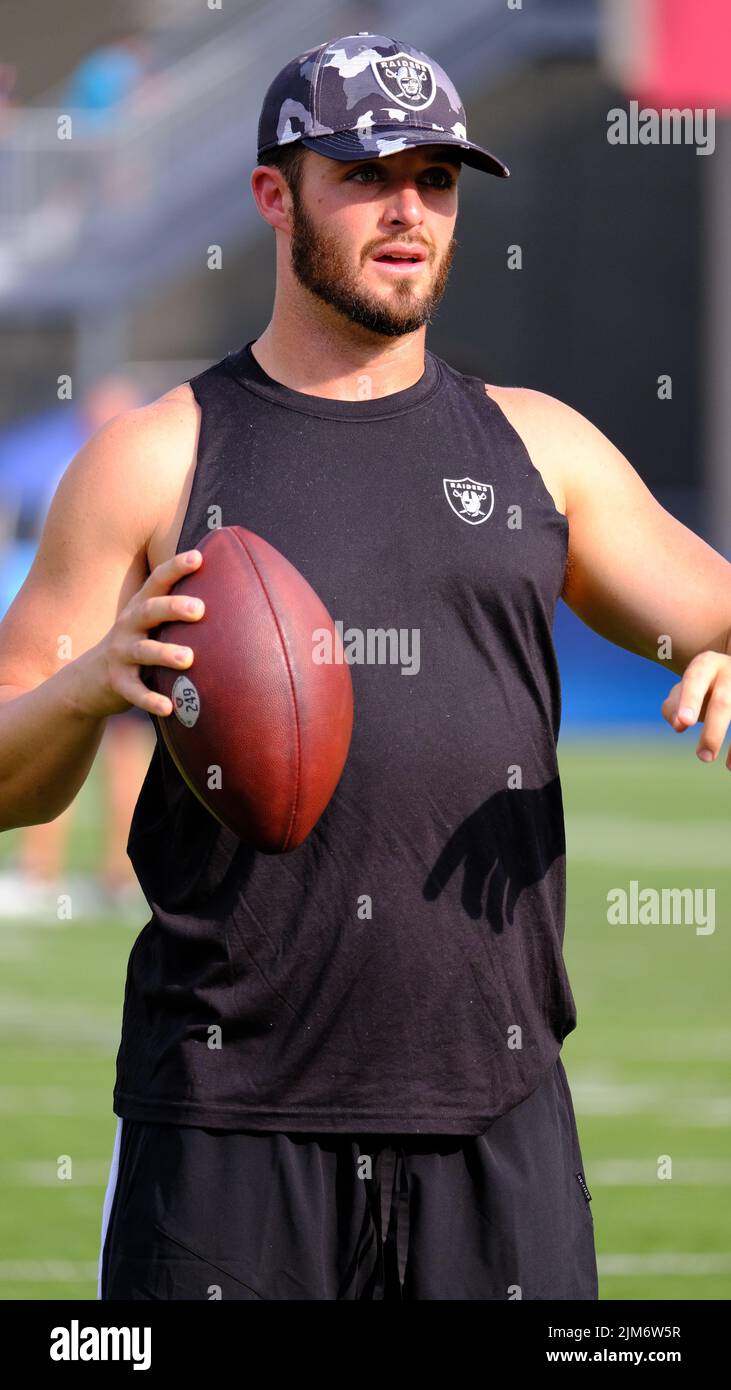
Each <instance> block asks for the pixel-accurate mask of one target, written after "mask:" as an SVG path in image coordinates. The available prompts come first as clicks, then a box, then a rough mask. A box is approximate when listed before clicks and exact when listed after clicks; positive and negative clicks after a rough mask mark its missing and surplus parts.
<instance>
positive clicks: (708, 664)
mask: <svg viewBox="0 0 731 1390" xmlns="http://www.w3.org/2000/svg"><path fill="white" fill-rule="evenodd" d="M722 660H723V657H721V656H720V655H719V653H717V652H701V654H700V655H699V656H696V657H694V658H693V660H692V661H691V662H690V665H689V666H688V667H687V668H686V670H685V672H684V673H683V677H682V679H681V682H680V688H679V689H678V694H677V708H676V712H675V720H674V721H673V727H674V728H676V729H688V728H690V726H691V725H692V724H697V723H698V720H699V718H700V717H701V715H702V713H703V704H704V701H705V700H706V697H707V695H708V693H709V688H710V685H711V682H712V681H713V679H714V677H715V675H716V673H717V671H718V667H719V664H720V662H721V661H722Z"/></svg>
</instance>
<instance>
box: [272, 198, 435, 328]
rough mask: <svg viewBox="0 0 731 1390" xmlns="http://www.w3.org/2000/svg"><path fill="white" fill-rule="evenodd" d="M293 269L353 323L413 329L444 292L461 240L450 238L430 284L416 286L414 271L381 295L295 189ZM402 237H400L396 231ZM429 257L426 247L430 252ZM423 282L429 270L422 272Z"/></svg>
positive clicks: (427, 318)
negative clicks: (366, 283) (317, 221)
mask: <svg viewBox="0 0 731 1390" xmlns="http://www.w3.org/2000/svg"><path fill="white" fill-rule="evenodd" d="M291 192H292V204H293V206H292V237H291V256H292V270H293V272H294V274H295V276H296V278H297V279H298V280H299V282H300V284H301V285H304V287H305V289H308V290H309V291H310V292H311V293H312V294H315V295H317V297H318V298H319V299H321V300H322V301H323V303H324V304H329V305H330V307H331V308H332V309H336V310H337V311H338V313H341V314H343V315H344V316H345V318H347V319H349V320H350V322H351V323H357V324H360V326H361V327H362V328H367V329H368V330H369V331H370V332H371V333H378V334H380V335H381V336H382V337H384V338H400V337H402V336H403V335H404V334H406V333H415V332H416V330H417V329H418V328H421V327H423V325H424V324H425V323H430V322H431V317H432V314H433V313H434V310H435V309H436V307H437V305H438V304H439V301H440V300H441V298H442V295H443V294H444V291H445V289H446V286H447V279H448V277H449V271H450V267H451V265H452V261H453V260H454V254H455V251H456V249H457V242H456V240H455V238H454V237H452V239H451V241H450V242H449V245H448V246H447V249H446V251H445V252H444V254H443V255H442V258H441V261H440V262H439V264H438V266H437V270H436V274H434V275H433V278H432V282H431V285H430V286H429V288H428V289H426V290H424V289H420V288H416V289H415V288H414V286H413V285H412V283H411V278H412V277H411V276H410V275H408V274H405V275H404V278H403V279H393V280H392V284H391V287H390V290H389V291H388V292H386V291H384V293H383V294H376V293H375V292H374V291H371V290H368V289H365V288H364V286H363V284H362V282H361V280H360V279H359V275H358V272H357V270H355V269H353V267H352V266H351V265H350V264H349V263H348V262H347V261H346V259H345V257H344V256H343V254H342V250H341V248H340V245H339V243H338V240H337V237H336V236H335V235H328V233H327V232H326V231H321V230H320V229H318V228H317V227H316V226H315V224H314V223H313V221H312V218H311V217H310V215H309V213H308V211H307V209H306V207H305V206H304V203H303V201H302V198H301V196H300V193H299V191H298V190H297V189H294V188H293V189H292V190H291ZM394 240H396V241H398V236H397V235H396V236H394ZM427 257H428V252H427ZM420 274H421V277H422V279H423V281H424V282H426V276H427V274H428V271H422V272H420Z"/></svg>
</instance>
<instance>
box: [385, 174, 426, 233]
mask: <svg viewBox="0 0 731 1390" xmlns="http://www.w3.org/2000/svg"><path fill="white" fill-rule="evenodd" d="M423 219H424V208H423V204H422V201H421V195H420V193H419V190H418V188H417V186H416V184H415V183H414V180H413V179H402V180H401V181H400V183H398V184H397V185H396V186H394V187H392V188H391V189H390V190H389V193H388V199H387V202H386V205H385V207H384V209H383V215H382V221H383V223H384V226H385V227H387V228H388V229H392V228H393V227H418V226H419V225H420V224H421V223H422V221H423Z"/></svg>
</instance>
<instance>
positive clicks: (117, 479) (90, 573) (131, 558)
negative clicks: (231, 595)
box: [0, 411, 150, 689]
mask: <svg viewBox="0 0 731 1390" xmlns="http://www.w3.org/2000/svg"><path fill="white" fill-rule="evenodd" d="M133 415H134V416H136V415H138V412H136V411H132V412H128V413H127V414H126V415H122V416H119V417H117V419H115V420H114V421H113V422H111V423H110V424H109V425H108V426H105V427H104V428H103V429H102V430H100V431H98V432H97V434H95V435H94V437H93V438H92V439H91V440H90V441H89V442H88V443H87V444H86V445H85V446H84V448H83V449H81V450H80V451H79V452H78V453H77V454H76V455H75V457H74V458H73V459H72V461H71V463H70V464H69V465H68V467H67V469H66V470H65V472H64V473H63V475H62V477H61V479H60V482H59V484H58V487H57V489H56V491H55V493H54V496H53V499H52V501H51V504H50V507H49V510H48V514H47V517H46V520H45V524H44V527H43V532H42V535H41V538H40V541H39V544H38V549H37V551H36V555H35V558H34V560H33V564H32V566H31V569H30V571H29V573H28V575H27V577H26V579H25V582H24V583H23V585H22V586H21V588H20V589H19V591H18V593H17V594H16V596H15V598H14V600H13V602H12V603H11V605H10V607H9V608H8V611H7V613H6V614H5V617H4V618H3V621H2V623H0V685H14V686H19V687H21V688H24V689H32V688H34V687H35V686H37V685H39V684H40V683H41V682H42V681H44V680H47V679H48V678H49V677H50V676H52V675H54V674H55V672H56V671H58V670H59V668H60V667H61V665H63V664H65V663H66V662H68V661H71V660H75V659H76V657H78V656H81V655H82V654H83V653H84V652H85V651H88V650H89V648H90V647H93V646H95V645H96V643H97V642H99V641H100V640H101V638H102V637H103V636H104V635H105V634H106V633H107V632H108V631H109V629H110V627H112V625H113V624H114V622H115V621H116V618H117V616H118V614H119V613H120V612H121V610H122V609H123V608H124V607H125V605H126V604H127V603H128V602H129V600H130V598H131V597H132V596H133V594H135V593H136V592H137V590H138V589H140V588H141V587H142V585H143V584H144V582H145V579H146V577H147V573H148V568H147V537H148V533H149V527H150V518H149V517H148V515H147V512H148V506H147V490H146V489H145V487H144V482H143V479H142V477H141V470H140V462H139V459H138V458H137V455H136V449H135V438H136V437H137V436H138V433H139V428H138V422H137V421H134V422H132V421H130V418H129V417H130V416H133Z"/></svg>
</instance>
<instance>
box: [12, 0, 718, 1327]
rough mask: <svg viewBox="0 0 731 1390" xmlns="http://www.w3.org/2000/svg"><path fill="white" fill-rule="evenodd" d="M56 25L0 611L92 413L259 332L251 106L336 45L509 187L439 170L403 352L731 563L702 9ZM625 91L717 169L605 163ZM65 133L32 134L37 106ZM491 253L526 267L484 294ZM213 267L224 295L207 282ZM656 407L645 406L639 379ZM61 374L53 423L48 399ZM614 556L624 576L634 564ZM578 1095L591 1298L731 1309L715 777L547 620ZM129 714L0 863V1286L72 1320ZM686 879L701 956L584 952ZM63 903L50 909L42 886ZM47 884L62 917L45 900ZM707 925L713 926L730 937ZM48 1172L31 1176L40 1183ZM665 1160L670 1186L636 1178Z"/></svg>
mask: <svg viewBox="0 0 731 1390" xmlns="http://www.w3.org/2000/svg"><path fill="white" fill-rule="evenodd" d="M210 5H211V7H210V8H209V5H208V4H207V3H206V0H140V2H139V3H133V2H132V0H118V3H117V4H116V5H115V6H113V7H104V6H99V5H98V4H96V3H94V0H66V3H65V4H64V7H63V22H59V15H58V13H57V12H56V11H55V10H53V11H52V8H51V6H50V5H49V3H48V0H3V3H2V5H1V6H0V350H1V351H2V361H3V371H2V375H1V376H0V615H2V613H4V612H5V611H6V610H7V607H8V605H9V604H10V603H11V602H12V599H13V597H14V595H15V593H16V592H17V590H18V588H19V586H20V585H21V584H22V583H23V580H24V578H25V575H26V574H27V572H28V568H29V566H30V565H31V563H32V559H33V555H34V552H35V547H36V545H37V541H38V537H39V535H40V532H41V530H42V526H43V519H44V515H45V511H46V509H47V506H48V503H49V500H50V498H51V497H52V495H53V491H54V489H55V486H56V484H57V482H58V479H59V477H60V476H61V474H62V472H63V470H64V469H65V467H66V465H67V463H68V462H69V460H70V458H71V457H72V456H73V455H74V453H75V452H76V451H77V450H78V448H79V447H80V446H81V444H82V443H83V442H84V440H85V439H86V438H87V437H88V436H89V434H90V433H92V432H93V431H94V430H95V429H97V428H98V427H99V425H100V424H101V423H102V421H103V420H104V419H106V418H109V416H110V415H112V414H116V413H117V412H118V411H119V410H120V409H126V408H128V407H129V405H130V404H134V403H136V402H140V403H141V402H144V401H148V400H152V399H154V398H155V397H156V396H158V395H159V394H160V393H161V392H163V391H165V390H167V389H168V388H169V387H170V386H172V385H174V384H176V383H177V382H180V381H183V380H185V379H187V378H188V377H189V376H191V375H192V374H193V373H194V372H196V371H198V370H200V369H201V368H202V366H204V365H207V364H208V363H209V362H211V361H214V360H216V359H218V358H219V357H221V356H223V355H224V354H225V353H226V352H227V351H229V350H233V349H235V348H237V347H239V346H241V344H242V343H243V342H245V341H246V340H247V339H248V338H253V337H255V336H257V335H258V334H259V333H260V332H261V331H262V330H263V328H264V327H265V326H266V323H267V322H268V318H269V313H270V307H271V300H272V294H273V283H274V281H273V271H274V256H273V239H272V237H271V233H270V231H269V229H268V228H266V227H265V226H264V224H263V223H262V222H261V221H260V220H259V218H258V215H257V213H256V210H255V207H254V204H253V200H252V199H251V195H250V192H249V189H248V177H249V173H250V170H251V169H252V168H253V167H254V164H255V157H256V156H255V133H256V120H257V115H258V110H259V106H260V103H261V99H262V96H263V94H264V91H265V89H266V87H267V85H268V83H269V81H270V80H271V77H272V76H273V75H274V73H275V72H276V71H277V70H278V69H279V68H280V67H281V66H282V64H283V63H284V62H286V61H287V60H288V59H289V58H290V57H292V56H293V55H294V54H295V53H298V52H300V51H302V50H304V49H305V48H307V47H310V46H312V45H314V44H317V43H320V42H321V41H322V40H323V39H325V38H329V37H334V36H335V35H337V34H340V33H346V32H353V31H358V30H364V29H369V30H371V31H372V32H385V33H389V34H392V35H394V36H395V37H403V38H404V39H405V40H406V41H408V42H409V43H412V44H415V45H416V46H418V47H420V48H422V49H423V50H425V51H426V52H428V53H431V54H433V56H434V57H435V58H437V59H438V60H439V62H440V63H442V65H443V66H444V67H445V68H446V69H447V71H448V72H449V73H450V75H451V76H452V78H453V79H454V81H455V83H456V85H457V87H458V89H459V91H460V93H461V95H462V98H463V100H464V102H465V105H466V108H467V113H468V121H469V132H470V135H471V136H472V138H474V139H477V140H479V141H480V142H481V143H485V144H487V145H488V147H489V148H493V149H494V150H495V151H496V152H497V153H498V154H499V155H500V156H501V157H503V158H504V159H505V160H506V162H507V163H508V165H509V166H510V169H511V172H512V178H511V179H510V181H509V183H507V184H506V185H502V184H501V185H498V183H497V182H495V184H494V186H493V183H492V181H490V180H485V179H484V178H482V177H480V176H478V175H475V174H474V173H473V172H472V171H470V170H469V169H467V170H465V176H464V177H463V180H462V182H461V185H460V217H459V221H458V225H457V234H458V239H459V242H460V252H459V254H458V256H457V258H456V260H455V263H454V267H453V270H452V274H451V279H450V287H449V289H448V291H447V294H446V297H445V299H444V301H443V303H442V305H441V306H440V309H439V313H438V316H437V317H436V319H435V322H434V324H433V326H432V327H431V328H430V330H429V335H428V345H429V346H430V347H431V348H432V350H434V351H435V352H437V353H439V354H440V355H441V356H443V357H445V358H446V359H447V360H448V361H450V362H451V363H453V365H454V366H456V367H458V368H459V369H460V370H462V371H465V372H470V373H475V374H481V375H482V376H483V377H484V379H485V380H487V381H494V382H497V383H502V384H519V385H524V386H531V387H534V388H536V389H539V390H542V391H547V392H549V393H550V394H552V395H556V396H558V397H560V398H561V399H562V400H565V401H567V402H568V403H569V404H571V405H573V406H574V407H576V408H577V409H578V410H580V411H581V412H582V413H583V414H585V415H587V416H588V417H589V418H590V419H592V420H593V421H594V422H595V423H596V424H597V425H598V426H599V427H600V428H601V429H602V430H604V432H605V433H606V434H608V435H609V437H610V438H611V439H612V440H613V442H614V443H615V444H616V445H617V446H618V447H619V448H620V449H621V450H622V451H623V453H625V454H626V455H627V457H628V458H629V459H630V460H631V461H632V463H633V464H634V466H635V467H636V468H637V469H638V471H639V472H640V474H641V475H642V477H643V478H644V480H645V482H646V483H647V484H648V486H649V487H650V488H651V489H652V491H653V492H654V493H655V495H656V496H657V497H658V498H659V499H660V501H661V502H662V503H663V505H665V506H666V507H667V508H668V509H669V510H670V511H671V512H673V514H674V515H676V516H677V517H679V518H680V520H682V521H683V522H685V523H686V524H687V525H689V526H691V527H692V528H693V529H694V530H695V531H697V532H698V533H699V534H700V535H702V536H703V537H704V538H705V539H706V540H708V541H709V542H710V543H711V544H713V545H715V547H716V548H717V549H718V550H720V551H721V552H722V553H724V554H726V555H728V554H729V548H728V547H729V536H730V535H731V466H730V461H731V392H730V391H729V390H728V371H729V361H731V352H730V349H731V264H730V263H729V254H730V253H729V247H730V246H731V141H729V131H728V113H729V110H731V41H730V35H729V28H730V24H731V21H730V19H729V14H728V7H727V5H726V4H725V0H698V3H691V0H605V3H600V2H599V0H524V3H523V4H522V5H521V4H520V3H518V0H514V2H513V3H511V0H450V4H449V5H447V6H444V5H442V4H441V3H437V0H421V3H419V4H418V5H416V4H412V3H409V0H406V3H399V4H395V3H389V0H378V3H376V0H370V3H362V4H356V5H345V4H342V3H328V2H327V0H320V3H316V0H313V2H312V3H308V2H307V0H300V3H298V4H297V5H294V4H292V3H291V0H290V3H287V4H285V3H279V2H278V0H268V3H260V2H257V0H226V3H225V4H224V6H223V8H222V9H218V8H216V7H215V0H210ZM632 99H638V100H639V101H640V104H641V105H649V106H655V107H663V106H664V107H672V106H683V107H691V108H694V109H695V108H704V109H705V108H708V107H712V108H713V109H714V110H715V113H716V126H715V149H714V150H713V152H712V153H707V154H706V155H705V156H703V155H701V156H699V155H698V154H697V153H696V150H695V148H694V147H693V145H691V144H676V145H664V146H663V145H655V146H642V145H634V146H633V145H625V146H621V147H617V146H611V145H610V144H609V143H608V141H607V116H608V112H609V111H610V110H611V109H612V108H614V107H621V108H623V109H627V107H628V103H629V101H630V100H632ZM69 114H70V115H71V116H72V118H73V138H72V139H70V140H60V139H59V135H58V121H59V117H60V116H65V115H69ZM516 244H517V245H520V246H521V247H522V249H523V258H524V259H523V269H522V271H521V272H520V273H517V272H515V273H512V272H510V273H509V272H508V271H507V269H506V248H507V247H509V246H514V245H516ZM210 246H221V247H222V251H223V268H222V269H221V270H218V271H212V270H210V269H208V265H207V257H208V249H209V247H210ZM665 375H667V376H669V377H670V378H671V381H672V396H671V398H670V399H661V398H660V397H659V395H658V379H659V378H660V377H662V376H665ZM67 376H68V377H70V378H71V380H72V382H73V395H72V398H71V399H66V398H65V395H64V391H63V384H62V386H61V390H60V388H59V383H60V382H61V383H62V379H65V378H66V377H67ZM637 562H638V564H641V563H642V557H641V556H638V557H637ZM556 638H557V644H558V650H559V658H560V663H561V670H562V680H563V696H564V713H563V724H562V734H561V743H560V757H561V768H562V775H563V782H564V799H565V804H566V813H567V841H568V875H569V892H568V916H567V932H566V956H567V961H568V967H569V975H570V978H571V981H572V985H573V989H574V994H575V996H576V1000H577V1005H578V1013H579V1027H578V1029H577V1032H576V1033H575V1034H573V1035H572V1036H571V1037H570V1038H569V1039H568V1040H567V1042H566V1044H565V1048H564V1059H565V1062H566V1066H567V1071H568V1075H569V1079H570V1082H571V1086H572V1091H573V1094H574V1100H575V1105H576V1110H577V1117H578V1123H579V1131H580V1138H581V1143H582V1148H583V1152H584V1160H585V1168H586V1175H587V1181H588V1184H589V1187H590V1189H591V1191H592V1194H593V1207H592V1210H593V1213H594V1222H595V1228H596V1235H597V1248H598V1253H599V1267H600V1291H601V1297H602V1298H603V1299H610V1300H611V1299H616V1298H632V1299H638V1300H645V1299H652V1298H659V1299H677V1298H682V1299H694V1300H697V1299H724V1298H727V1297H728V1296H729V1293H731V1211H730V1209H729V1202H728V1187H729V1183H730V1182H731V1153H730V1152H729V1116H730V1113H731V1093H730V1091H729V1084H728V1083H729V1060H730V1058H731V1027H730V1026H729V1015H728V985H727V979H728V964H729V959H728V958H729V942H728V927H729V925H730V922H731V919H730V918H729V908H728V904H729V896H730V893H731V866H730V864H729V853H728V845H729V816H728V805H729V787H728V785H727V781H726V780H725V779H726V778H727V776H728V774H726V773H725V772H724V769H723V767H722V763H719V764H717V765H716V766H714V767H711V768H704V767H702V766H701V765H700V763H698V761H697V760H696V759H695V758H694V755H693V748H694V736H693V735H692V734H688V735H686V736H685V738H684V739H678V738H677V736H674V735H673V734H672V733H671V732H670V730H669V729H668V728H667V726H666V725H665V724H664V723H663V721H662V719H661V716H660V704H661V701H662V699H663V698H664V696H665V694H666V693H667V690H668V689H669V687H670V685H671V684H672V683H673V681H674V679H675V678H674V677H673V676H672V674H671V673H667V674H666V673H665V672H663V671H662V670H661V669H660V668H658V667H656V666H654V665H653V664H651V663H649V662H646V661H644V660H642V659H641V658H638V657H634V656H631V655H629V654H628V653H625V652H622V651H620V650H619V649H617V648H615V647H612V646H611V645H610V644H608V643H607V642H604V641H602V640H601V639H599V638H598V637H597V636H595V635H594V634H593V633H591V632H589V631H588V630H587V629H586V628H585V627H583V626H582V625H581V624H580V623H579V622H578V621H577V620H576V619H575V618H574V617H573V615H572V614H571V613H570V612H569V611H568V610H567V609H566V608H565V606H564V605H563V604H561V605H559V612H558V615H557V622H556ZM148 725H149V721H148V720H147V719H146V718H145V717H142V718H141V719H137V720H135V718H134V717H133V716H129V717H128V716H122V717H119V718H117V719H114V720H110V721H109V724H108V727H107V732H106V733H105V738H104V741H103V744H102V750H101V753H100V756H99V758H98V759H97V762H96V764H95V766H94V769H93V772H92V774H91V776H90V778H89V780H88V782H87V784H86V785H85V787H84V788H83V790H82V792H81V793H80V795H79V797H78V798H77V800H76V802H75V803H74V805H73V806H72V807H70V808H69V811H68V812H67V813H65V815H64V816H63V817H61V818H60V821H59V822H57V823H55V824H54V825H53V826H51V827H40V828H33V829H31V830H29V831H13V832H9V833H7V834H5V835H3V836H1V837H0V961H1V962H2V971H1V973H0V1000H1V1001H2V1011H1V1015H0V1031H1V1036H2V1049H1V1052H0V1115H1V1116H2V1122H3V1123H2V1139H1V1140H0V1177H1V1178H2V1189H3V1192H4V1201H3V1202H2V1204H1V1207H0V1297H4V1298H7V1299H12V1298H21V1299H25V1298H31V1299H37V1298H48V1297H59V1298H76V1297H80V1298H93V1297H95V1292H96V1259H97V1255H98V1243H99V1229H100V1223H101V1206H102V1199H103V1192H104V1186H105V1183H106V1178H107V1173H108V1168H109V1159H110V1155H111V1145H112V1139H113V1132H114V1117H113V1116H112V1113H111V1089H112V1083H113V1068H114V1059H115V1054H116V1048H117V1043H118V1038H119V1025H120V1017H121V1006H122V991H123V983H124V970H125V967H126V960H127V956H128V953H129V950H130V947H131V945H132V942H133V940H134V938H135V937H136V936H137V934H138V932H139V931H140V929H141V928H142V926H143V925H144V923H145V921H146V920H147V911H146V904H145V903H144V900H143V899H142V897H141V895H140V893H139V890H138V889H137V887H136V885H135V884H134V883H131V882H130V879H129V873H128V867H129V866H128V865H127V861H126V860H125V844H126V827H127V825H128V823H129V816H130V814H131V807H132V805H133V804H134V800H135V799H136V795H137V792H138V790H139V785H140V783H141V780H142V776H143V775H144V770H145V768H146V765H147V761H148V760H149V756H150V752H151V749H152V744H153V738H152V733H151V728H150V727H148ZM632 879H636V880H638V881H639V882H640V885H641V886H652V887H655V888H658V889H660V888H662V887H666V886H678V885H679V883H680V884H682V885H690V886H693V887H696V888H708V889H711V888H712V889H715V892H716V930H715V932H714V933H712V934H708V935H699V934H696V933H695V931H694V929H693V928H692V927H690V926H680V925H678V926H675V927H667V926H666V927H638V926H635V927H629V926H628V927H609V926H608V924H607V920H606V894H607V891H608V889H609V888H610V887H613V886H623V887H626V886H627V885H628V884H629V882H630V881H631V880H632ZM59 885H61V886H60V887H59ZM59 891H62V892H71V893H72V898H73V903H74V917H73V920H72V921H64V920H61V921H59V919H58V916H57V910H56V904H57V893H58V892H59ZM724 929H725V930H724ZM61 1155H69V1156H70V1157H71V1158H72V1159H73V1177H72V1178H71V1180H68V1181H66V1180H62V1179H59V1177H58V1176H57V1164H58V1160H59V1156H61ZM661 1155H670V1156H671V1157H672V1160H673V1176H672V1180H671V1181H660V1180H658V1177H657V1172H656V1169H657V1161H658V1158H659V1156H661Z"/></svg>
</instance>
